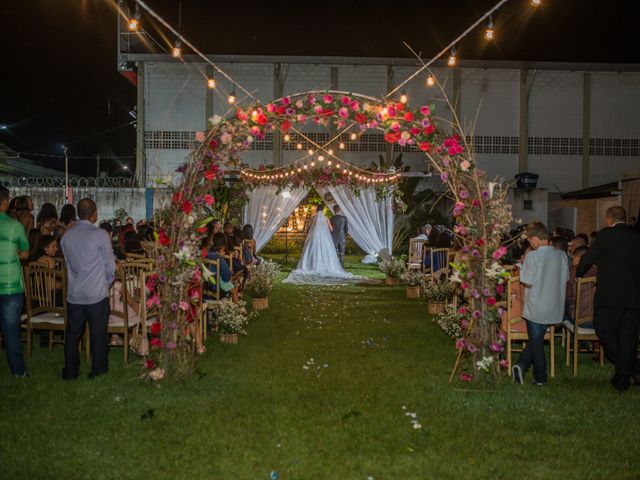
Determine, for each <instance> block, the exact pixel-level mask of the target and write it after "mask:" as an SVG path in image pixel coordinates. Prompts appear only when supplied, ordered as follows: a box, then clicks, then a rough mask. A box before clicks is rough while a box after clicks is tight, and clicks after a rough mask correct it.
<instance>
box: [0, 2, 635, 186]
mask: <svg viewBox="0 0 640 480" xmlns="http://www.w3.org/2000/svg"><path fill="white" fill-rule="evenodd" d="M147 1H148V3H149V4H150V5H151V6H152V7H153V8H155V9H157V10H158V12H159V13H161V14H162V15H163V16H164V17H165V19H167V20H168V21H169V22H170V23H172V24H174V25H177V21H178V3H179V2H178V0H147ZM496 2H497V0H446V1H445V0H433V1H432V0H415V1H411V2H403V1H398V0H394V1H391V0H387V1H377V0H361V1H349V0H342V1H332V0H331V1H330V0H327V1H321V0H307V1H297V2H292V1H267V0H264V1H262V2H249V1H246V2H237V1H236V2H233V1H227V2H221V1H218V0H183V2H182V29H183V32H184V34H185V36H186V37H187V38H189V39H190V40H191V41H192V42H193V43H194V44H195V45H196V46H198V47H199V48H200V49H201V50H202V51H204V52H205V53H212V54H239V55H241V54H266V55H268V54H281V55H340V56H379V57H410V56H411V55H410V53H409V52H408V51H407V50H406V48H405V47H404V45H403V41H406V42H407V43H409V44H411V45H412V46H413V47H414V48H415V49H416V50H417V51H421V52H422V54H423V56H424V57H425V58H430V55H433V54H435V53H436V52H437V51H438V50H440V49H441V48H442V47H444V46H445V45H446V44H447V43H449V42H450V41H451V40H452V39H453V38H455V37H456V36H457V35H458V34H459V33H461V32H462V31H463V30H464V29H465V28H466V27H467V26H469V25H470V24H471V23H473V21H474V20H475V19H477V18H478V17H479V16H480V15H482V14H483V13H484V12H485V11H486V10H488V9H489V8H490V7H491V6H492V5H494V4H495V3H496ZM114 3H115V0H13V1H8V0H4V1H2V2H1V6H0V18H1V19H2V28H1V29H0V36H1V37H2V45H3V46H4V48H3V53H4V57H5V58H4V59H3V66H2V67H1V68H0V80H1V82H0V85H1V86H2V88H1V90H0V92H1V93H0V95H1V96H0V99H1V100H0V125H2V124H4V125H7V126H8V129H6V130H0V142H2V143H5V144H7V145H9V146H10V147H12V148H13V149H14V150H17V151H20V152H41V153H51V154H58V155H59V154H61V153H62V149H61V146H62V144H66V145H68V147H69V152H70V154H71V155H84V154H94V153H101V154H116V155H123V156H126V155H133V154H134V150H135V128H134V126H132V125H128V124H129V123H130V122H131V121H132V118H131V117H130V116H129V113H128V112H129V111H130V110H133V107H134V106H135V101H136V91H135V88H134V87H133V86H132V85H131V84H130V83H129V82H128V81H127V80H125V79H124V78H123V77H122V76H121V75H120V74H119V73H118V72H117V70H116V66H117V65H116V13H115V7H114ZM129 3H130V4H131V5H133V1H132V0H130V2H129ZM633 3H635V2H633V1H631V0H627V1H623V0H608V1H603V0H600V1H597V0H543V6H542V7H541V8H538V9H536V8H533V7H531V6H529V0H510V1H509V2H508V3H507V4H506V5H505V6H504V7H503V8H501V9H500V11H499V12H498V13H497V15H496V16H495V17H494V21H495V24H496V29H497V39H496V41H495V42H493V43H491V44H487V42H485V41H483V39H482V29H478V30H477V31H475V32H473V33H472V34H471V35H469V36H468V37H467V38H466V40H464V41H463V42H462V43H461V44H460V45H459V46H458V53H459V56H460V57H461V58H462V59H464V58H472V59H488V60H491V59H495V60H531V61H534V60H538V61H568V62H613V63H640V52H638V49H637V48H636V43H637V42H636V37H637V31H638V26H637V19H638V17H637V16H635V15H632V13H631V12H630V11H629V9H630V8H631V5H632V4H633ZM142 22H143V25H144V26H145V28H146V29H148V30H150V32H151V33H152V34H153V36H154V37H155V38H157V39H158V40H159V41H160V42H161V43H164V44H165V45H166V48H167V49H168V48H169V43H171V42H172V41H173V38H172V37H171V36H170V35H167V34H166V32H164V31H162V30H158V29H156V28H155V27H154V25H152V23H151V21H150V19H149V18H148V17H146V16H145V14H144V12H143V16H142ZM156 51H159V50H156ZM185 53H189V52H188V51H185ZM34 158H35V157H34ZM129 162H130V165H132V164H133V162H132V161H131V160H130V161H129ZM43 164H44V165H46V166H49V167H52V168H60V167H61V160H59V159H55V158H49V159H46V160H45V161H44V162H43ZM106 166H107V168H111V169H112V170H113V169H115V168H117V166H116V163H115V162H113V163H112V164H111V165H106ZM71 170H72V171H75V172H77V173H80V174H93V173H95V162H94V161H93V160H82V159H77V160H74V161H73V162H72V166H71Z"/></svg>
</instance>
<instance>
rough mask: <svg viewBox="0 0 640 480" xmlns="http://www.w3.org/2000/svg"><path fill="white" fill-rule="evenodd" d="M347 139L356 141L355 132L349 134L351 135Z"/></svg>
mask: <svg viewBox="0 0 640 480" xmlns="http://www.w3.org/2000/svg"><path fill="white" fill-rule="evenodd" d="M349 138H350V139H351V140H357V139H358V135H357V134H356V133H355V132H353V133H351V135H349Z"/></svg>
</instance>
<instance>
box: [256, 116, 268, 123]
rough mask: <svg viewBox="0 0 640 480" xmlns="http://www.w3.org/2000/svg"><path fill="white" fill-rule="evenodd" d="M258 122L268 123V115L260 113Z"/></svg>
mask: <svg viewBox="0 0 640 480" xmlns="http://www.w3.org/2000/svg"><path fill="white" fill-rule="evenodd" d="M256 122H258V125H266V124H267V116H266V115H265V114H264V113H260V114H259V115H258V118H256Z"/></svg>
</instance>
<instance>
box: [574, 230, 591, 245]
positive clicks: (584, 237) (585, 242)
mask: <svg viewBox="0 0 640 480" xmlns="http://www.w3.org/2000/svg"><path fill="white" fill-rule="evenodd" d="M576 238H581V239H582V240H583V241H584V244H585V246H587V247H588V246H589V235H587V234H586V233H579V234H577V235H576Z"/></svg>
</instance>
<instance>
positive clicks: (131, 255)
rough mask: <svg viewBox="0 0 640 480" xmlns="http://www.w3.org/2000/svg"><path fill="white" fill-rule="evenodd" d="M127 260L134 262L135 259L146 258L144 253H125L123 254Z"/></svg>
mask: <svg viewBox="0 0 640 480" xmlns="http://www.w3.org/2000/svg"><path fill="white" fill-rule="evenodd" d="M125 256H126V257H127V260H130V261H133V262H135V261H136V260H143V259H145V260H146V258H147V256H146V255H142V254H141V253H127V254H125Z"/></svg>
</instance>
